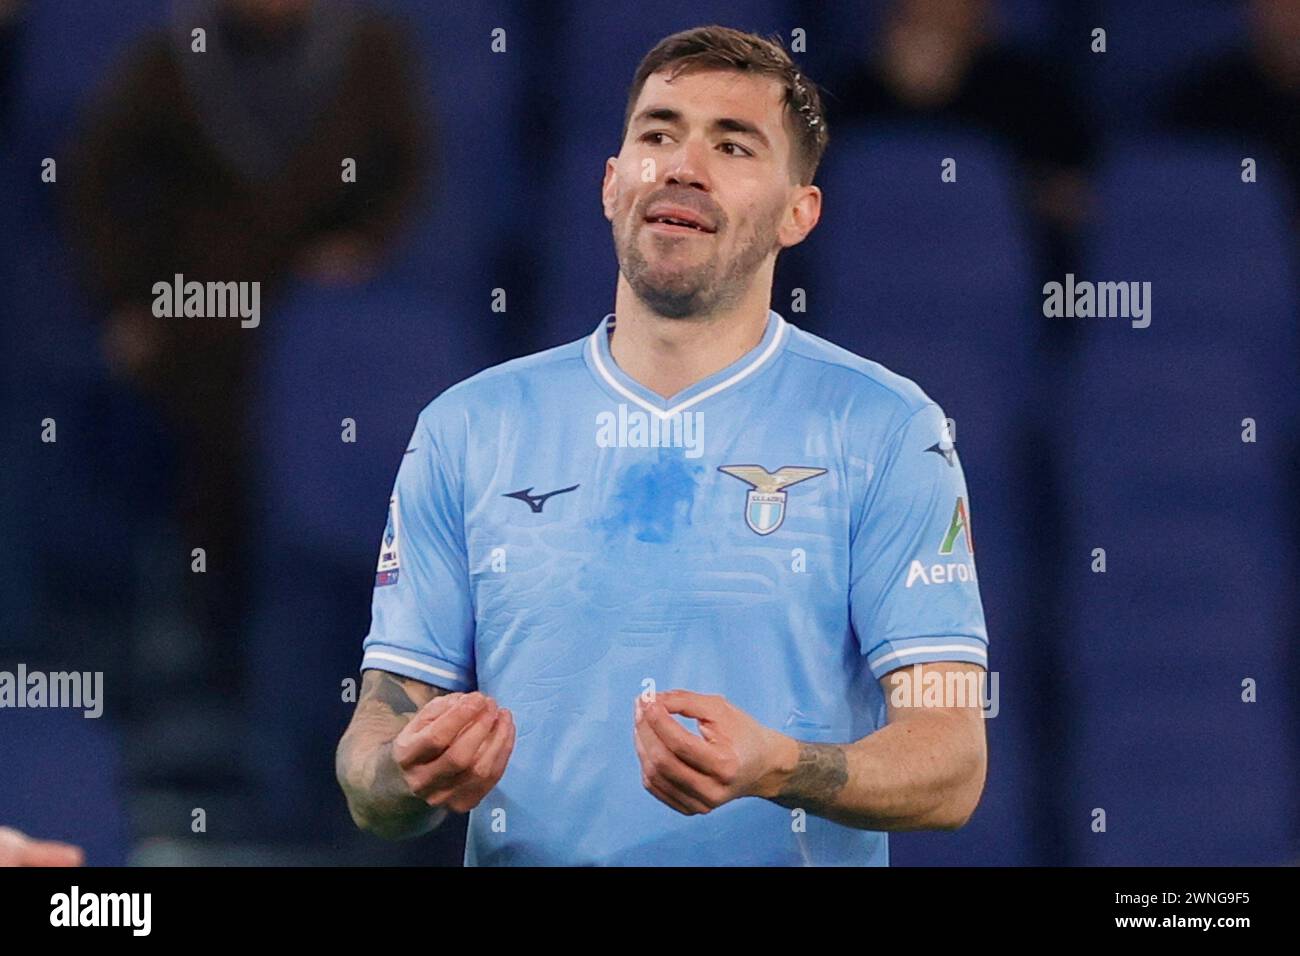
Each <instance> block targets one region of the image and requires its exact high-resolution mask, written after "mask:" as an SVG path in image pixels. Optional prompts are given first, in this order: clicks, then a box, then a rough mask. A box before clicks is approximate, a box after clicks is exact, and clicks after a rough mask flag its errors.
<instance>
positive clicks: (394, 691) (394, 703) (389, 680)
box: [371, 671, 419, 714]
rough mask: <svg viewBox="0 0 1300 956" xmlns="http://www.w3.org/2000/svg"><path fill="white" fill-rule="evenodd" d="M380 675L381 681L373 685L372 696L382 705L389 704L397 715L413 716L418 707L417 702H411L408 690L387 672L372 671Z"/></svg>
mask: <svg viewBox="0 0 1300 956" xmlns="http://www.w3.org/2000/svg"><path fill="white" fill-rule="evenodd" d="M371 673H373V674H378V675H379V679H378V680H377V681H375V682H374V684H373V685H372V696H373V697H374V699H375V700H377V701H378V702H379V703H381V704H387V705H388V708H389V709H390V710H391V711H392V712H393V713H395V714H413V713H415V712H416V711H417V710H419V708H418V707H416V706H415V701H413V700H411V695H410V694H408V693H407V692H406V688H405V687H403V686H402V682H401V681H399V680H398V679H397V678H396V677H394V676H393V675H392V674H389V673H387V672H385V671H371Z"/></svg>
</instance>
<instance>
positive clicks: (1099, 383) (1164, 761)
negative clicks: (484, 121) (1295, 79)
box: [1057, 138, 1298, 865]
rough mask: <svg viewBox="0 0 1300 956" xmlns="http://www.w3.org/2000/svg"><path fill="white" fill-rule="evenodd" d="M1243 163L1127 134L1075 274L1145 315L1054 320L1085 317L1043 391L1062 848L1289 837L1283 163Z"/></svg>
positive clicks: (1147, 848) (1090, 858) (1240, 849)
mask: <svg viewBox="0 0 1300 956" xmlns="http://www.w3.org/2000/svg"><path fill="white" fill-rule="evenodd" d="M1240 161H1241V156H1240V151H1239V150H1234V149H1228V148H1224V147H1220V146H1217V145H1212V144H1191V145H1183V144H1179V143H1169V144H1166V143H1161V142H1159V141H1154V140H1151V139H1150V138H1148V139H1147V141H1146V142H1145V143H1144V144H1136V143H1134V144H1123V145H1121V146H1120V147H1118V148H1117V149H1116V150H1115V152H1114V153H1113V155H1112V156H1111V157H1110V159H1109V161H1108V163H1107V164H1106V166H1105V168H1104V169H1103V171H1102V172H1101V174H1100V177H1099V182H1098V196H1099V210H1098V217H1097V228H1096V230H1095V234H1094V235H1093V236H1092V237H1091V240H1090V242H1089V255H1088V257H1087V260H1086V261H1087V265H1086V272H1087V274H1086V275H1081V276H1079V277H1078V278H1079V279H1094V280H1101V279H1106V280H1114V281H1137V280H1143V281H1149V282H1151V283H1152V303H1151V304H1152V312H1151V325H1150V327H1148V328H1145V329H1137V328H1133V327H1132V326H1131V323H1130V322H1129V321H1127V320H1125V319H1122V318H1109V319H1107V318H1092V319H1083V318H1079V319H1072V320H1071V319H1060V320H1058V321H1072V322H1074V323H1076V324H1077V326H1078V328H1079V330H1080V332H1081V333H1082V338H1081V342H1080V348H1079V350H1078V352H1077V354H1076V361H1075V363H1074V367H1073V368H1072V370H1071V374H1070V375H1069V377H1068V378H1066V379H1065V380H1064V381H1062V383H1061V387H1060V389H1059V392H1058V396H1057V397H1058V400H1059V405H1058V414H1059V416H1060V417H1059V419H1058V421H1059V425H1060V427H1059V430H1058V432H1057V444H1058V453H1059V455H1060V457H1061V460H1062V471H1063V474H1064V476H1065V483H1066V489H1065V495H1064V500H1063V502H1062V506H1063V507H1064V508H1066V510H1067V519H1068V524H1069V532H1068V534H1067V535H1066V537H1065V540H1064V541H1063V542H1062V547H1061V549H1060V553H1059V557H1058V559H1057V560H1059V561H1060V562H1061V564H1062V567H1063V579H1064V583H1065V594H1064V595H1063V608H1064V610H1065V612H1066V613H1065V619H1066V620H1067V621H1068V622H1069V633H1068V634H1065V635H1062V637H1063V638H1064V644H1063V651H1064V654H1063V661H1064V665H1065V667H1066V669H1067V671H1068V674H1069V678H1070V685H1071V689H1070V698H1071V699H1070V705H1071V709H1070V725H1071V731H1072V733H1071V741H1070V743H1069V745H1068V752H1069V753H1070V754H1071V767H1072V769H1071V779H1070V794H1069V801H1068V803H1069V807H1070V809H1069V815H1070V827H1069V832H1070V834H1071V836H1072V839H1071V852H1072V858H1073V859H1074V860H1075V861H1076V862H1081V863H1100V864H1110V865H1136V864H1186V865H1201V864H1208V863H1212V862H1213V863H1219V864H1249V863H1254V864H1267V863H1278V862H1282V860H1283V859H1284V854H1285V849H1286V847H1287V846H1288V840H1289V839H1291V838H1292V836H1293V834H1294V827H1295V825H1296V820H1297V817H1296V810H1297V808H1296V800H1297V794H1296V789H1295V780H1296V772H1297V766H1296V759H1297V757H1296V742H1295V740H1294V739H1293V737H1292V736H1291V733H1292V731H1289V730H1288V721H1290V720H1292V719H1293V718H1292V717H1291V716H1289V714H1288V708H1289V707H1290V706H1291V705H1292V703H1293V702H1292V701H1291V700H1290V699H1289V694H1293V693H1294V691H1293V690H1291V691H1288V687H1287V680H1288V675H1287V666H1288V665H1287V653H1288V648H1289V647H1290V646H1291V645H1292V644H1293V642H1294V640H1295V637H1296V633H1295V626H1294V622H1295V612H1296V601H1295V587H1294V581H1295V570H1296V569H1295V562H1294V557H1293V556H1294V551H1295V548H1294V539H1293V538H1292V537H1291V529H1292V528H1293V526H1294V525H1293V522H1294V514H1295V511H1294V504H1293V502H1294V495H1295V488H1296V482H1295V478H1294V474H1293V472H1292V471H1291V470H1290V467H1289V466H1288V464H1287V462H1288V453H1289V451H1290V448H1291V446H1290V444H1289V443H1290V442H1292V441H1294V434H1295V432H1294V428H1295V424H1296V420H1295V416H1296V412H1297V407H1296V402H1295V396H1296V391H1295V388H1296V382H1297V375H1296V363H1297V352H1296V331H1297V330H1296V316H1297V314H1298V313H1297V307H1296V306H1297V302H1296V275H1295V269H1294V265H1293V261H1292V259H1291V253H1292V246H1291V241H1292V240H1291V237H1289V236H1288V235H1287V231H1286V230H1287V227H1286V222H1285V218H1284V216H1283V214H1282V195H1281V193H1280V191H1279V188H1278V185H1277V179H1276V176H1266V177H1264V178H1262V179H1261V181H1260V182H1258V183H1254V184H1245V183H1242V182H1241V178H1240V172H1241V170H1240ZM1261 168H1262V169H1267V168H1272V167H1271V166H1270V164H1269V163H1268V161H1267V160H1266V158H1263V157H1261ZM1247 417H1250V418H1254V419H1255V420H1256V422H1257V428H1258V437H1257V441H1256V442H1255V443H1253V444H1250V443H1243V441H1242V430H1243V426H1242V420H1243V419H1244V418H1247ZM1094 548H1104V549H1105V552H1106V572H1105V573H1104V574H1099V573H1093V571H1092V570H1091V563H1092V551H1093V549H1094ZM1246 678H1251V679H1253V680H1254V681H1256V682H1257V683H1258V688H1259V690H1258V694H1259V700H1258V703H1254V704H1245V703H1242V702H1241V694H1242V686H1241V685H1242V681H1243V680H1245V679H1246ZM1098 807H1099V808H1103V809H1104V810H1106V812H1107V815H1108V829H1107V832H1106V833H1105V834H1099V833H1093V832H1092V831H1091V830H1090V829H1089V822H1090V817H1089V814H1090V813H1091V811H1092V810H1093V809H1094V808H1098Z"/></svg>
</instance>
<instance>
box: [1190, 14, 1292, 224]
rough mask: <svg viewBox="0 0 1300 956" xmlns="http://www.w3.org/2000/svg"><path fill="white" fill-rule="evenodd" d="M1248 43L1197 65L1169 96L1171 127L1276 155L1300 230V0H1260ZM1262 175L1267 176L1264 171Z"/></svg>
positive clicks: (1263, 168) (1251, 25) (1250, 23)
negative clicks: (1243, 142) (1251, 144)
mask: <svg viewBox="0 0 1300 956" xmlns="http://www.w3.org/2000/svg"><path fill="white" fill-rule="evenodd" d="M1248 20H1249V25H1250V32H1249V43H1248V44H1247V46H1246V47H1245V48H1244V49H1241V50H1234V51H1232V52H1230V53H1227V54H1224V55H1222V56H1219V57H1217V58H1215V59H1213V60H1211V61H1209V62H1206V63H1202V64H1200V65H1199V66H1197V67H1196V68H1195V69H1194V70H1193V71H1192V72H1191V73H1190V74H1189V75H1187V76H1185V77H1183V78H1182V79H1181V80H1180V81H1179V82H1178V83H1177V84H1175V87H1174V89H1173V91H1172V93H1171V95H1170V97H1169V101H1168V103H1167V107H1166V114H1165V119H1166V120H1167V121H1168V122H1169V123H1170V125H1172V126H1174V127H1176V128H1179V129H1183V130H1193V131H1197V132H1203V133H1214V134H1220V135H1228V136H1239V137H1243V138H1246V139H1253V140H1256V141H1258V142H1262V143H1264V144H1266V145H1267V146H1268V147H1270V148H1271V149H1273V150H1274V151H1275V152H1276V154H1277V158H1278V159H1279V160H1280V161H1281V163H1282V165H1283V169H1284V172H1285V175H1286V176H1288V177H1289V179H1290V191H1291V194H1292V200H1293V202H1292V209H1291V213H1292V217H1293V219H1294V220H1295V221H1296V224H1297V225H1298V226H1300V202H1295V197H1296V195H1297V194H1300V0H1253V2H1252V3H1251V4H1250V6H1249V8H1248ZM1260 175H1261V176H1266V175H1268V173H1267V170H1266V168H1265V167H1263V166H1261V168H1260Z"/></svg>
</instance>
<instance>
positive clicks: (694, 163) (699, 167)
mask: <svg viewBox="0 0 1300 956" xmlns="http://www.w3.org/2000/svg"><path fill="white" fill-rule="evenodd" d="M707 148H708V147H707V144H705V143H702V142H700V141H699V140H696V139H695V138H693V137H689V136H688V137H687V138H686V139H684V140H683V141H682V142H681V143H680V144H679V145H678V147H677V149H675V150H673V154H672V156H671V157H670V158H669V160H668V167H667V169H665V170H664V185H673V186H691V187H693V188H695V189H702V190H704V191H705V192H708V191H709V189H710V184H709V178H708V174H707V172H706V171H705V162H704V151H705V150H706V149H707Z"/></svg>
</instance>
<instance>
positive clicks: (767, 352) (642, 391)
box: [586, 309, 789, 419]
mask: <svg viewBox="0 0 1300 956" xmlns="http://www.w3.org/2000/svg"><path fill="white" fill-rule="evenodd" d="M613 323H614V313H612V312H611V313H609V315H607V316H605V317H604V318H603V319H601V321H600V324H599V325H598V326H596V331H594V332H593V333H592V334H591V337H590V338H589V339H588V341H587V349H586V352H587V358H588V361H589V363H590V365H591V369H592V371H593V373H595V375H596V377H597V378H599V379H600V380H601V382H602V383H604V384H605V385H606V386H607V387H608V388H610V389H612V390H613V391H614V392H616V393H617V394H619V395H621V396H622V397H623V398H626V399H627V400H628V401H630V402H633V403H635V404H636V405H638V406H640V407H641V408H644V409H645V410H646V411H647V412H650V413H651V414H653V415H656V416H658V417H659V418H661V419H667V418H672V417H673V416H674V415H676V414H678V413H680V412H683V411H685V410H686V409H688V408H690V407H691V406H692V405H696V404H698V403H699V402H702V401H704V400H705V399H706V398H710V397H712V396H714V395H717V394H718V393H719V392H722V391H724V390H726V389H728V388H731V387H732V386H733V385H737V384H739V383H740V382H742V381H744V380H745V379H747V378H749V377H750V376H751V375H753V374H754V373H755V372H757V371H758V370H759V369H761V368H762V367H763V366H764V365H766V364H767V363H768V362H769V361H770V360H771V359H772V357H773V356H774V355H776V353H777V352H778V351H780V349H781V346H782V345H784V344H785V341H786V338H787V337H788V326H789V323H788V322H786V321H785V319H783V318H782V317H781V316H780V315H779V314H777V313H776V312H774V311H772V310H771V309H769V310H768V313H767V328H766V329H765V330H764V332H763V338H762V339H761V340H760V341H759V343H758V344H757V345H755V346H754V347H753V348H752V349H750V350H749V351H748V352H746V353H745V354H744V355H742V356H741V357H740V358H739V359H737V360H736V361H735V362H732V363H731V364H730V365H728V366H727V367H726V368H723V369H720V370H719V371H717V372H714V373H713V374H712V375H709V376H707V377H705V378H703V379H701V380H700V381H698V382H696V383H695V384H694V385H690V386H688V387H686V388H684V389H682V390H681V391H680V392H678V393H677V394H676V395H673V396H672V397H671V398H663V397H662V396H660V395H656V394H655V393H654V392H652V391H651V390H650V389H648V388H646V387H645V386H644V385H642V384H641V383H640V382H638V381H636V380H635V379H634V378H632V377H631V376H630V375H628V374H627V373H626V372H624V371H623V370H622V369H621V368H619V367H618V363H617V362H615V361H614V357H613V355H612V354H611V353H610V350H609V330H610V328H611V327H612V325H613Z"/></svg>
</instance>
